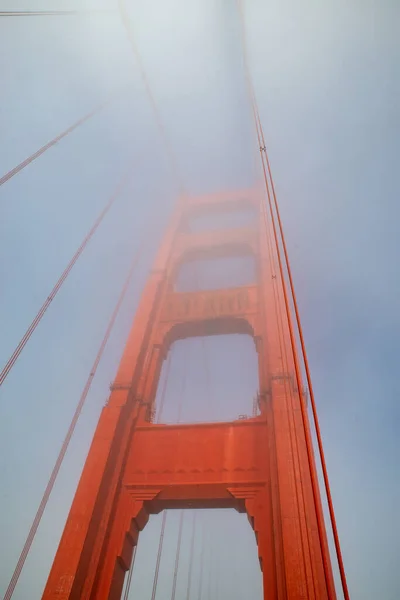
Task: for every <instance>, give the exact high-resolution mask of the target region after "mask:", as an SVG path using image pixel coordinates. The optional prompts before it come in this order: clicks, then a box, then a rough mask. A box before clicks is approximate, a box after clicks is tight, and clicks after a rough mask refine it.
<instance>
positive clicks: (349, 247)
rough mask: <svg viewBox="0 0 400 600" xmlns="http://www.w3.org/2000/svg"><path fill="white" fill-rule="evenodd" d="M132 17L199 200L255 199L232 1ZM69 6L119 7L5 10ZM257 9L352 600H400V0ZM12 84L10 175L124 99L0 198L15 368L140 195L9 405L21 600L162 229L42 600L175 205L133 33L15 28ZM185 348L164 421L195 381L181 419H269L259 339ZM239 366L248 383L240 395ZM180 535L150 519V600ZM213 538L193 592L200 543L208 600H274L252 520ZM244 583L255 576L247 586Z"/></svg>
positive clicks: (9, 389) (7, 559)
mask: <svg viewBox="0 0 400 600" xmlns="http://www.w3.org/2000/svg"><path fill="white" fill-rule="evenodd" d="M127 4H128V5H129V6H130V13H131V15H132V21H133V24H134V31H135V35H136V38H137V42H138V46H139V48H140V51H141V54H142V58H143V63H144V65H145V68H146V71H147V73H148V77H149V80H150V82H151V85H152V88H153V90H154V94H155V97H156V99H157V103H158V105H159V107H160V111H161V114H162V118H163V121H164V123H165V127H166V130H167V132H168V136H169V138H170V140H171V144H172V146H173V148H174V150H175V154H176V156H177V160H178V163H179V169H180V171H181V173H182V176H183V179H184V181H185V185H186V187H187V189H188V191H189V192H190V193H202V192H209V191H210V192H212V191H215V190H218V189H226V188H235V187H238V186H243V187H245V186H247V185H251V184H252V183H253V182H254V162H253V150H252V143H253V138H252V128H251V121H250V114H249V110H248V105H247V101H246V93H245V85H244V80H243V72H242V65H241V54H240V45H239V27H238V20H237V14H236V10H235V2H234V0H168V1H166V0H131V1H129V0H127ZM55 5H56V6H57V7H59V8H81V7H84V6H86V7H89V6H94V5H96V7H100V6H103V7H105V8H114V9H115V8H116V5H117V2H116V0H103V1H102V2H100V1H97V2H95V1H94V0H92V2H90V1H89V0H88V1H86V2H83V0H79V1H78V0H75V1H74V0H64V1H61V0H57V2H54V1H53V2H50V0H48V1H47V2H46V1H45V0H40V1H39V0H37V1H34V0H30V1H28V0H25V1H23V0H0V9H1V10H7V9H13V10H15V9H18V8H21V9H45V8H51V9H54V8H55ZM245 5H246V16H247V24H248V35H249V41H250V62H251V66H252V71H253V75H254V80H255V86H256V91H257V96H258V102H259V105H260V112H261V117H262V120H263V124H264V128H265V133H266V136H267V143H268V148H269V151H270V157H271V161H272V166H273V171H274V176H275V182H276V187H277V192H278V195H279V199H280V204H281V208H282V216H283V220H284V225H285V231H286V235H287V241H288V246H289V251H290V256H291V261H292V267H293V272H294V277H295V284H296V290H297V293H298V299H299V304H300V309H301V314H302V319H303V325H304V331H305V336H306V342H307V348H308V352H309V357H310V363H311V369H312V374H313V382H314V386H315V391H316V395H317V400H318V407H319V415H320V420H321V428H322V433H323V439H324V443H325V450H326V459H327V464H328V468H329V473H330V478H331V486H332V493H333V499H334V504H335V508H336V516H337V522H338V527H339V533H340V538H341V541H342V551H343V555H344V559H345V565H346V570H347V575H348V582H349V587H350V592H351V597H352V600H375V599H376V598H382V600H397V599H398V598H399V597H400V572H399V569H398V562H399V556H400V542H399V540H400V519H399V512H398V506H399V504H400V478H399V466H398V463H399V458H400V451H399V450H400V442H399V426H400V402H399V397H400V383H399V377H398V370H399V368H398V362H399V354H400V353H399V341H398V338H399V333H400V318H399V313H398V297H399V292H400V279H399V275H398V265H397V262H398V259H397V257H398V255H399V252H400V236H399V225H398V222H399V217H400V208H399V200H398V198H399V183H398V173H397V172H398V169H399V163H398V156H399V150H400V143H399V133H400V131H399V130H400V111H399V98H400V83H399V75H398V73H399V58H398V57H399V56H400V52H399V51H400V48H399V42H398V22H399V18H400V14H399V13H400V6H399V4H398V2H397V0H391V1H390V0H380V1H378V0H376V1H372V0H304V2H299V1H298V0H286V1H284V2H283V1H282V0H269V1H266V0H246V2H245ZM0 72H1V99H0V132H1V143H0V165H1V167H0V175H1V174H3V173H4V172H6V171H7V170H8V169H10V168H12V167H13V166H14V165H15V164H17V163H18V162H20V161H21V160H23V159H24V158H25V157H26V156H27V155H29V154H30V153H31V152H33V151H35V150H36V149H37V148H38V147H39V146H40V145H42V144H44V143H46V142H47V141H48V140H49V139H51V138H52V137H53V136H54V135H56V134H58V133H59V132H60V131H62V130H63V129H65V128H66V127H68V126H69V125H71V123H73V122H74V121H75V120H76V119H78V118H79V117H81V116H82V115H83V114H85V113H86V112H88V111H89V110H91V109H92V108H93V107H94V106H96V105H97V104H98V103H99V102H101V101H102V100H103V99H105V98H107V97H108V96H109V95H110V94H111V93H116V98H115V101H114V103H113V104H111V105H110V106H109V107H108V108H107V109H106V110H104V111H103V112H102V113H101V114H98V115H97V116H96V117H94V118H93V119H91V120H90V121H88V122H87V123H86V124H85V125H84V126H83V127H81V128H80V129H79V130H78V131H76V132H74V133H73V134H71V135H70V136H69V137H68V138H66V139H64V140H63V141H62V142H61V143H60V144H58V145H57V146H56V147H55V148H53V149H52V150H50V151H49V152H47V153H46V154H45V155H44V156H42V157H41V158H40V159H38V160H37V161H36V162H35V163H34V164H31V165H30V166H29V167H28V168H26V169H25V170H24V172H23V173H21V174H19V175H18V176H16V177H15V178H14V179H13V180H11V181H9V182H8V183H7V184H5V185H4V186H2V187H1V188H0V214H1V217H0V252H1V262H0V278H1V279H0V280H1V283H2V286H1V294H0V314H1V325H0V331H1V342H0V362H1V363H4V362H6V360H7V359H8V357H9V355H10V354H11V352H12V350H13V348H14V347H15V345H16V343H17V342H18V341H19V339H20V337H21V335H22V334H23V333H24V331H25V329H26V328H27V326H28V325H29V323H30V321H31V319H32V318H33V316H34V315H35V313H36V311H37V310H38V308H39V307H40V305H41V303H42V302H43V301H44V299H45V298H46V296H47V294H48V293H49V291H50V290H51V288H52V286H53V284H54V282H55V280H56V279H57V277H58V276H59V274H60V273H61V271H62V269H63V268H64V267H65V265H66V263H67V262H68V260H69V258H70V257H71V255H72V254H73V252H74V251H75V249H76V247H77V246H78V244H79V243H80V241H81V239H82V237H83V236H84V234H85V233H86V231H87V230H88V229H89V228H90V226H91V224H92V222H93V220H94V218H95V216H96V215H97V214H98V212H99V211H100V210H101V208H102V207H103V206H104V205H105V203H106V202H107V199H108V198H109V196H110V194H111V193H112V191H113V189H114V188H115V186H116V185H117V183H118V181H119V179H120V177H121V176H122V175H123V174H124V173H126V171H127V170H129V171H130V173H131V179H130V182H129V185H128V186H127V189H126V190H125V192H124V193H123V194H122V196H121V198H120V200H119V201H118V203H117V204H116V205H115V206H114V208H113V209H112V211H111V212H110V214H109V215H108V216H107V218H106V220H105V221H104V223H103V224H102V225H101V228H100V229H99V231H98V232H97V234H96V237H95V238H94V239H93V241H92V243H91V244H90V246H89V247H88V248H87V251H85V255H84V256H83V257H82V260H80V261H79V263H78V264H77V265H76V267H75V268H74V270H73V272H72V273H71V276H70V277H69V279H68V282H67V283H66V285H65V287H64V288H63V289H62V291H61V292H60V294H59V296H58V297H57V299H56V300H55V301H54V303H53V305H52V306H51V308H50V309H49V311H48V313H47V314H46V316H45V318H44V319H43V322H42V323H41V324H40V326H39V328H38V330H37V332H36V333H35V335H34V337H33V338H32V340H31V342H30V343H29V344H28V346H27V347H26V350H25V351H24V353H23V355H22V356H21V358H20V359H19V361H18V363H17V365H16V367H15V368H14V370H13V371H12V373H11V374H10V376H9V377H8V379H7V382H6V383H5V384H4V385H3V387H2V389H1V394H0V477H1V480H0V481H1V486H0V506H1V512H0V551H1V561H0V590H1V591H3V590H5V588H6V586H7V584H8V581H9V578H10V576H11V574H12V571H13V568H14V566H15V563H16V561H17V558H18V555H19V552H20V550H21V548H22V545H23V542H24V539H25V536H26V533H27V531H28V529H29V526H30V524H31V521H32V519H33V516H34V514H35V511H36V508H37V505H38V503H39V501H40V498H41V494H42V492H43V489H44V487H45V485H46V482H47V479H48V476H49V473H50V471H51V468H52V466H53V463H54V460H55V458H56V455H57V452H58V450H59V447H60V445H61V440H62V438H63V437H64V435H65V432H66V429H67V424H68V421H69V419H70V418H71V416H72V413H73V411H74V407H75V405H76V403H77V401H78V398H79V395H80V392H81V389H82V387H83V385H84V382H85V380H86V377H87V375H88V372H89V370H90V367H91V364H92V362H93V359H94V356H95V354H96V351H97V348H98V345H99V343H100V340H101V338H102V336H103V333H104V330H105V327H106V323H107V320H108V319H109V316H110V314H111V311H112V309H113V306H114V304H115V302H116V299H117V296H118V294H119V290H120V288H121V286H122V282H123V281H124V279H125V277H126V273H127V270H128V266H129V263H130V261H131V258H132V255H133V252H134V251H135V248H137V246H138V244H139V239H140V235H141V233H142V231H143V227H144V226H145V224H146V223H147V222H148V220H149V218H150V217H151V218H152V219H153V220H154V222H155V224H154V229H155V230H156V231H155V235H154V239H153V240H152V243H151V244H150V246H151V247H149V248H148V250H147V252H146V255H145V256H144V258H143V261H142V263H141V266H140V268H139V269H138V272H137V275H136V278H135V281H134V284H133V285H132V287H131V289H130V291H129V294H128V298H127V301H126V302H125V304H124V307H123V309H122V311H121V314H120V317H119V319H118V322H117V324H116V327H115V330H114V332H113V335H112V339H111V341H110V344H109V346H108V348H107V351H106V353H105V356H104V360H103V362H102V364H101V366H100V368H99V372H98V377H97V378H96V380H95V383H94V385H93V388H92V391H91V393H90V396H89V398H88V403H87V406H86V408H85V410H84V413H83V415H82V418H81V421H80V424H79V426H78V429H77V432H76V436H75V438H74V440H73V443H72V445H71V448H70V451H69V452H68V455H67V458H66V460H65V463H64V465H63V468H62V471H61V473H60V478H59V481H58V482H57V485H56V488H55V490H54V494H53V496H52V498H51V500H50V502H49V506H48V509H47V511H46V515H45V518H44V519H43V523H42V525H41V528H40V530H39V532H38V536H37V540H36V542H35V544H34V546H33V548H32V552H31V555H30V557H29V559H28V561H27V563H26V568H25V570H24V572H23V576H22V577H21V581H20V584H19V586H18V588H17V590H16V593H15V596H14V597H15V598H16V599H19V600H25V599H27V598H29V599H31V598H32V599H35V598H40V594H41V591H42V589H43V586H44V583H45V580H46V576H47V573H48V571H49V568H50V565H51V562H52V557H53V555H54V552H55V549H56V547H57V544H58V541H59V537H60V535H61V531H62V528H63V524H64V522H65V518H66V516H67V514H68V509H69V506H70V503H71V500H72V497H73V493H74V490H75V487H76V484H77V480H78V478H79V474H80V471H81V468H82V465H83V462H84V460H85V456H86V453H87V450H88V446H89V444H90V441H91V437H92V435H93V431H94V428H95V425H96V422H97V419H98V416H99V413H100V411H101V408H102V406H103V404H104V402H105V400H106V398H107V395H108V386H109V384H110V382H111V381H112V379H113V377H114V374H115V370H116V367H117V364H118V360H119V358H120V356H121V352H122V349H123V345H124V342H125V339H126V336H127V332H128V329H129V326H130V323H131V321H132V317H133V315H134V311H135V307H136V305H137V301H138V298H139V294H140V290H141V289H142V286H143V282H144V280H145V277H146V273H147V269H148V268H149V265H150V264H151V258H152V255H153V250H154V248H155V247H156V245H157V236H159V235H160V232H161V229H162V225H163V223H165V219H166V216H167V215H168V212H169V210H170V208H171V207H172V205H173V202H174V200H175V198H176V194H177V186H176V182H175V181H174V180H173V178H172V177H171V175H170V172H169V169H168V161H167V159H166V156H165V152H164V149H163V146H162V142H161V140H160V139H159V135H158V131H157V129H156V127H155V124H154V119H153V115H152V113H151V109H150V107H149V104H148V100H147V98H146V95H145V93H144V90H143V86H142V82H141V80H140V77H139V74H138V71H137V68H136V65H135V62H134V60H133V57H132V54H131V52H130V47H129V45H128V43H127V40H126V37H125V33H124V30H123V27H122V25H121V21H120V18H119V16H118V14H117V13H115V14H108V15H106V16H92V17H66V18H61V17H58V18H51V17H40V18H39V17H38V18H33V17H32V18H14V19H5V18H3V19H0ZM253 147H254V143H253ZM186 344H187V346H186V348H185V347H184V343H183V342H179V343H178V344H177V347H176V350H175V351H174V357H173V361H172V365H171V384H170V386H169V391H168V398H167V404H166V412H165V418H166V419H169V420H171V421H173V420H174V419H176V404H174V402H175V399H176V396H177V393H178V390H182V386H183V384H182V375H183V370H184V369H187V371H188V374H187V380H186V385H185V387H184V391H183V420H191V419H194V418H196V419H197V418H208V414H210V418H213V419H223V418H235V416H237V415H238V414H240V413H243V412H244V413H246V412H250V411H251V403H252V397H253V394H254V393H255V391H256V386H257V382H256V368H255V353H254V348H253V345H252V343H251V340H249V339H247V338H246V337H243V338H242V336H235V337H234V339H233V340H232V339H231V340H226V339H224V338H221V339H218V338H212V339H211V338H210V339H207V341H206V343H205V346H206V347H205V355H204V348H203V347H202V344H201V343H200V342H199V340H192V341H188V342H186ZM185 356H186V357H187V358H186V363H185V361H184V357H185ZM204 356H206V358H204ZM206 364H208V370H209V372H210V376H209V382H208V383H207V380H206V376H205V373H206V370H207V367H206ZM232 365H233V366H235V365H238V366H240V367H241V370H240V377H239V369H238V368H233V367H232ZM207 386H208V387H207ZM204 398H206V399H207V400H208V401H209V405H208V407H207V406H206V405H204V404H201V403H202V402H203V400H204ZM228 398H229V399H230V400H229V401H228ZM208 411H209V413H208ZM206 413H207V414H206ZM178 519H179V514H178V513H176V512H171V513H170V514H169V516H168V520H167V535H166V546H165V548H166V551H165V555H164V558H163V562H162V567H161V575H160V577H161V579H160V586H159V593H158V595H157V600H169V598H170V590H171V586H172V573H171V569H172V565H173V562H174V559H175V548H176V537H177V523H178ZM192 519H193V514H192V513H191V512H189V511H188V512H187V513H186V515H185V522H184V535H183V558H182V563H181V570H180V574H179V578H178V593H177V598H176V600H184V598H185V591H186V587H185V586H186V581H187V566H188V560H187V552H188V545H189V540H190V531H191V526H192ZM160 521H161V519H160V516H157V517H153V518H152V519H151V520H150V522H149V525H148V526H147V527H146V529H145V530H144V532H143V534H142V537H141V545H140V546H139V548H140V549H139V551H138V556H137V563H136V570H135V572H134V575H133V581H132V594H131V597H132V598H133V597H136V596H134V594H133V591H134V590H135V592H136V594H137V597H138V598H139V597H140V598H144V599H146V598H149V599H150V596H151V586H152V579H153V573H154V564H155V558H156V550H157V544H158V536H159V531H160ZM198 523H199V524H200V525H199V531H201V532H202V533H201V534H199V535H198V536H197V537H196V563H195V564H196V570H195V576H194V577H195V580H194V588H195V581H198V578H199V573H200V571H199V569H200V566H199V565H200V552H201V545H202V536H204V537H205V540H206V548H207V552H206V558H205V562H204V578H205V581H206V582H210V583H207V585H210V586H211V587H210V592H211V594H210V597H208V595H207V594H208V587H206V589H204V596H203V599H202V600H214V599H215V600H217V598H216V590H217V589H219V598H220V599H221V600H226V599H227V598H229V599H230V600H239V599H240V600H241V599H242V598H244V597H246V598H251V599H252V600H260V599H261V577H260V573H259V568H258V564H257V552H256V545H255V542H254V536H253V532H252V530H251V528H250V526H249V525H248V523H247V520H246V517H245V516H244V515H237V514H235V513H233V512H232V513H230V512H228V511H222V512H215V511H201V512H199V514H198ZM233 561H235V563H236V564H238V563H239V561H241V563H240V564H241V565H242V566H241V571H240V577H238V569H237V568H236V569H235V570H234V571H232V563H233ZM212 565H214V569H212ZM196 578H197V579H196ZM205 585H206V584H205ZM193 599H194V600H198V599H197V596H195V595H193Z"/></svg>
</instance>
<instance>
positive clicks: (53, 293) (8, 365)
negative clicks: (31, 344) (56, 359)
mask: <svg viewBox="0 0 400 600" xmlns="http://www.w3.org/2000/svg"><path fill="white" fill-rule="evenodd" d="M130 176H131V173H130V172H128V173H127V174H125V175H124V177H123V178H122V179H121V180H120V182H119V184H118V185H117V187H116V189H115V191H114V193H113V194H112V196H111V198H110V199H109V201H108V202H107V204H106V206H105V207H104V208H103V210H102V211H101V213H100V214H99V216H98V217H97V218H96V220H95V222H94V224H93V226H92V228H91V229H90V230H89V232H88V233H87V234H86V236H85V238H84V240H83V242H82V243H81V245H80V246H79V248H78V249H77V250H76V252H75V254H74V255H73V257H72V258H71V260H70V262H69V263H68V265H67V266H66V268H65V269H64V271H63V272H62V274H61V276H60V278H59V279H58V281H57V283H56V284H55V286H54V287H53V289H52V290H51V292H50V294H49V295H48V296H47V298H46V300H45V301H44V303H43V304H42V306H41V308H40V309H39V311H38V313H37V315H36V317H35V318H34V319H33V321H32V323H31V324H30V325H29V327H28V329H27V330H26V332H25V334H24V335H23V337H22V338H21V340H20V342H19V344H18V345H17V347H16V348H15V350H14V352H13V353H12V355H11V356H10V358H9V359H8V361H7V363H6V365H5V366H4V368H3V370H2V371H1V373H0V386H1V385H2V384H3V383H4V381H5V379H6V378H7V375H8V374H9V372H10V371H11V369H12V368H13V366H14V365H15V363H16V361H17V360H18V357H19V356H20V354H21V352H22V351H23V349H24V348H25V346H26V344H27V343H28V341H29V339H30V338H31V336H32V334H33V332H34V331H35V329H36V327H37V326H38V325H39V323H40V321H41V320H42V318H43V316H44V314H45V312H46V311H47V309H48V308H49V306H50V304H51V303H52V301H53V300H54V298H55V296H56V295H57V293H58V292H59V290H60V288H61V287H62V285H63V283H64V281H65V280H66V279H67V277H68V275H69V274H70V272H71V270H72V268H73V266H74V265H75V263H76V262H77V260H78V259H79V257H80V256H81V254H82V252H83V251H84V250H85V248H86V246H87V245H88V243H89V242H90V240H91V239H92V237H93V235H94V234H95V232H96V231H97V229H98V227H99V225H100V224H101V222H102V221H103V219H104V217H105V216H106V214H107V213H108V211H109V210H110V208H111V207H112V206H113V204H114V203H115V201H116V200H117V199H118V198H119V196H120V194H121V192H122V191H123V189H124V188H125V185H126V183H127V181H128V179H129V178H130Z"/></svg>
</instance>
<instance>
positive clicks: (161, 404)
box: [157, 349, 172, 423]
mask: <svg viewBox="0 0 400 600" xmlns="http://www.w3.org/2000/svg"><path fill="white" fill-rule="evenodd" d="M171 360H172V350H171V349H170V350H169V351H168V358H167V364H166V366H165V378H164V385H163V389H162V391H161V399H160V408H159V409H158V415H157V423H160V421H161V418H162V413H163V410H164V404H165V396H166V393H167V384H168V377H169V372H170V370H171Z"/></svg>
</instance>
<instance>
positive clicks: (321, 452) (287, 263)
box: [238, 0, 350, 600]
mask: <svg viewBox="0 0 400 600" xmlns="http://www.w3.org/2000/svg"><path fill="white" fill-rule="evenodd" d="M238 8H239V14H240V18H241V21H242V23H243V7H242V1H241V0H238ZM242 31H243V38H242V40H243V47H244V51H245V47H246V43H245V37H244V25H243V26H242ZM245 69H246V71H247V72H248V75H247V76H248V79H249V81H250V85H251V90H252V103H253V110H254V112H255V119H256V121H257V122H258V126H259V130H260V134H261V142H262V145H261V144H260V155H261V160H262V164H263V171H264V179H265V184H266V186H267V189H268V177H267V172H266V169H265V164H264V156H263V155H264V154H265V159H266V165H267V171H268V176H269V180H270V182H271V188H272V196H273V205H274V208H275V213H276V217H277V221H278V228H279V235H280V241H281V243H282V247H283V254H284V259H285V266H286V272H287V275H288V279H289V288H290V294H291V299H292V302H293V306H294V310H295V317H296V325H297V329H298V333H299V337H300V345H301V351H302V357H303V362H304V366H305V370H306V377H307V384H308V387H309V391H310V400H311V406H312V414H313V420H314V425H315V429H316V434H317V442H318V452H319V456H320V460H321V466H322V472H323V478H324V486H325V491H326V495H327V500H328V508H329V516H330V521H331V526H332V532H333V537H334V543H335V551H336V556H337V561H338V565H339V571H340V579H341V584H342V590H343V595H344V598H345V600H349V599H350V595H349V591H348V586H347V580H346V574H345V570H344V562H343V556H342V552H341V547H340V540H339V534H338V530H337V524H336V517H335V513H334V508H333V501H332V495H331V489H330V483H329V478H328V471H327V467H326V461H325V453H324V449H323V445H322V437H321V431H320V426H319V419H318V414H317V410H316V403H315V396H314V392H313V387H312V381H311V373H310V369H309V363H308V357H307V352H306V347H305V342H304V336H303V330H302V326H301V320H300V313H299V310H298V304H297V298H296V293H295V289H294V283H293V277H292V272H291V267H290V261H289V256H288V252H287V246H286V240H285V236H284V231H283V226H282V221H281V217H280V211H279V205H278V201H277V197H276V192H275V186H274V183H273V178H272V172H271V167H270V163H269V158H268V154H267V150H266V144H265V138H264V132H263V128H262V123H261V119H260V115H259V110H258V106H257V101H256V98H255V93H254V87H253V85H252V82H251V76H250V71H249V67H248V62H247V57H246V56H245ZM268 195H269V193H268ZM269 204H270V214H271V220H272V225H273V229H274V237H275V243H276V248H277V255H278V262H279V267H280V272H281V278H282V286H283V293H284V299H285V306H286V312H287V316H288V323H289V334H290V339H291V345H292V350H293V356H294V363H295V371H296V380H297V387H298V390H299V394H300V396H301V374H300V367H299V364H298V360H297V353H296V340H295V336H294V332H293V327H292V324H291V317H290V306H289V302H288V297H287V291H286V284H285V278H284V273H283V268H282V267H283V265H282V260H281V256H280V248H279V240H278V236H277V232H276V224H275V215H274V213H273V210H272V203H271V201H270V199H269ZM300 405H301V412H302V419H303V425H304V430H305V438H306V446H307V454H308V459H309V464H310V471H311V481H312V488H313V495H314V503H315V508H316V514H317V521H318V530H319V534H320V540H321V549H322V554H323V560H324V570H325V577H326V583H327V587H328V593H329V594H330V596H331V597H332V598H334V597H335V590H334V589H333V590H332V589H330V588H331V584H330V576H329V573H330V567H329V550H328V549H327V543H326V540H325V535H324V531H325V530H324V527H323V514H322V507H321V504H320V499H319V495H318V489H316V487H317V486H318V483H317V481H316V473H315V465H314V463H313V456H312V440H311V437H310V433H309V429H308V421H307V414H306V407H305V405H304V401H303V399H302V398H300ZM321 519H322V522H321ZM327 553H328V555H327Z"/></svg>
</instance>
